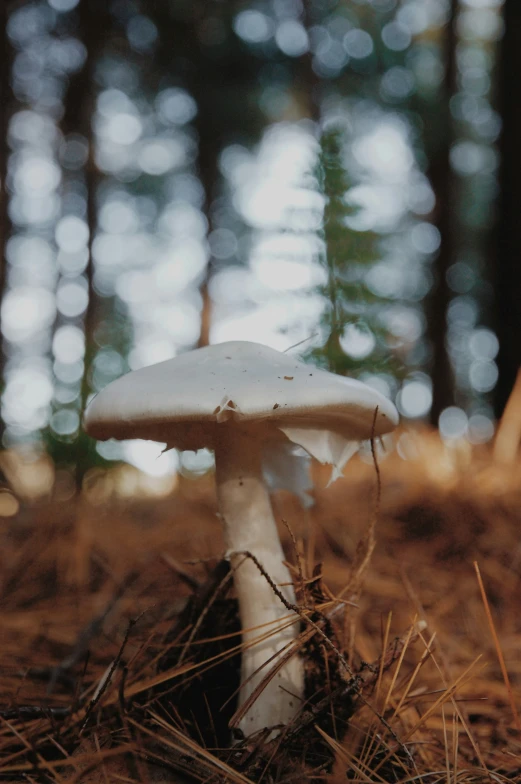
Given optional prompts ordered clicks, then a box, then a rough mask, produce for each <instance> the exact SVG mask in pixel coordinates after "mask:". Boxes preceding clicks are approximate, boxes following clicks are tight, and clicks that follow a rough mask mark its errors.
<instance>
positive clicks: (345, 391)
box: [84, 341, 398, 478]
mask: <svg viewBox="0 0 521 784" xmlns="http://www.w3.org/2000/svg"><path fill="white" fill-rule="evenodd" d="M289 381H291V383H288V382H289ZM375 414H376V416H375ZM397 423H398V413H397V411H396V408H395V407H394V405H393V404H392V403H391V402H390V401H389V400H388V399H387V398H385V397H384V396H383V395H381V394H380V393H379V392H377V391H376V390H374V389H372V388H371V387H369V386H368V385H367V384H363V383H362V382H360V381H356V380H354V379H351V378H345V377H343V376H337V375H335V374H333V373H329V372H328V371H325V370H320V369H318V368H316V367H313V366H312V365H307V364H305V363H303V362H300V361H299V360H298V359H295V358H294V357H292V356H291V355H288V354H282V353H280V352H279V351H275V350H274V349H272V348H269V347H267V346H263V345H261V344H259V343H249V342H243V341H234V342H230V343H221V344H217V345H212V346H206V347H205V348H201V349H196V350H195V351H191V352H188V353H186V354H182V355H180V356H178V357H175V358H174V359H170V360H167V361H166V362H161V363H159V364H156V365H151V366H149V367H146V368H142V369H140V370H135V371H133V372H131V373H128V374H127V375H126V376H122V377H121V378H119V379H117V380H116V381H114V382H112V383H111V384H109V385H108V386H107V387H106V388H105V389H103V390H102V391H101V392H100V393H99V394H98V395H97V397H96V398H94V400H93V401H92V403H91V404H90V406H89V407H88V409H87V412H86V415H85V423H84V424H85V430H86V431H87V433H89V434H90V435H92V436H94V437H95V438H99V439H102V440H104V439H107V438H112V437H114V438H148V439H153V440H157V441H163V442H167V444H168V447H169V448H172V447H178V448H180V449H198V448H201V447H205V446H207V447H210V448H212V447H213V446H214V444H215V442H216V439H218V437H219V432H220V429H221V428H222V427H223V426H226V427H230V426H234V427H235V426H239V427H242V428H243V429H248V430H251V432H252V433H253V432H255V433H256V435H257V437H259V438H261V439H265V440H266V443H268V442H269V441H279V442H284V443H287V442H288V440H289V441H290V442H292V443H294V444H297V445H299V446H301V447H303V448H304V449H305V450H306V451H307V452H308V453H309V454H311V455H312V456H313V457H315V458H316V459H317V460H319V461H320V462H323V463H331V464H332V465H333V466H334V478H336V476H339V475H340V474H341V471H342V467H343V465H344V464H345V462H346V461H347V460H348V459H349V457H351V455H352V454H354V452H355V451H356V450H357V448H358V446H359V443H360V441H361V440H364V439H367V438H370V437H371V435H372V434H373V430H374V435H383V434H384V433H387V432H389V431H391V430H393V429H394V427H395V426H396V424H397Z"/></svg>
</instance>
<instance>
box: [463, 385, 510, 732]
mask: <svg viewBox="0 0 521 784" xmlns="http://www.w3.org/2000/svg"><path fill="white" fill-rule="evenodd" d="M520 378H521V376H520ZM474 569H475V570H476V575H477V578H478V584H479V590H480V592H481V598H482V599H483V606H484V607H485V613H486V616H487V621H488V625H489V627H490V633H491V635H492V639H493V640H494V646H495V649H496V654H497V658H498V661H499V666H500V667H501V674H502V676H503V681H504V682H505V687H506V690H507V693H508V699H509V702H510V708H511V710H512V716H513V718H514V724H515V725H516V729H518V730H519V731H521V723H520V721H519V714H518V712H517V707H516V701H515V699H514V692H513V691H512V685H511V683H510V678H509V676H508V670H507V668H506V664H505V657H504V656H503V651H502V650H501V643H500V642H499V637H498V636H497V632H496V627H495V624H494V618H493V617H492V613H491V611H490V605H489V603H488V599H487V593H486V591H485V586H484V584H483V580H482V578H481V572H480V570H479V566H478V562H477V561H474Z"/></svg>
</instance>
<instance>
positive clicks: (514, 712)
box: [474, 561, 521, 731]
mask: <svg viewBox="0 0 521 784" xmlns="http://www.w3.org/2000/svg"><path fill="white" fill-rule="evenodd" d="M474 569H475V570H476V576H477V578H478V585H479V590H480V592H481V598H482V599H483V606H484V608H485V614H486V616H487V621H488V625H489V627H490V633H491V635H492V639H493V640H494V646H495V649H496V655H497V658H498V662H499V666H500V667H501V674H502V676H503V681H504V683H505V687H506V690H507V693H508V699H509V701H510V709H511V710H512V716H513V718H514V724H515V725H516V729H517V730H519V731H521V723H520V722H519V714H518V712H517V707H516V701H515V699H514V692H513V691H512V684H511V683H510V677H509V675H508V670H507V667H506V664H505V657H504V656H503V651H502V649H501V643H500V642H499V637H498V635H497V631H496V626H495V624H494V618H493V617H492V612H491V611H490V605H489V603H488V598H487V593H486V591H485V586H484V584H483V580H482V578H481V572H480V570H479V565H478V562H477V561H474Z"/></svg>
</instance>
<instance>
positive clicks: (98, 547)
mask: <svg viewBox="0 0 521 784" xmlns="http://www.w3.org/2000/svg"><path fill="white" fill-rule="evenodd" d="M379 466H380V474H381V482H380V488H379V489H380V492H379V489H378V485H379V483H378V482H377V472H376V469H375V465H374V464H373V463H372V462H371V459H370V455H369V456H368V457H367V458H366V459H362V458H360V457H357V458H354V459H353V460H352V461H351V462H350V463H349V464H348V466H347V467H346V470H345V477H344V478H342V479H340V480H338V481H337V482H336V483H334V484H333V485H331V486H330V487H326V485H327V481H328V476H329V474H328V472H327V471H326V470H325V469H323V468H320V467H319V468H316V469H315V471H314V473H315V476H314V478H315V480H316V489H315V493H314V496H315V504H314V506H313V507H312V508H311V509H310V510H303V509H302V507H301V506H300V504H299V502H298V501H297V500H296V499H294V498H293V497H292V496H290V495H289V494H285V493H282V492H281V493H279V494H278V495H277V496H276V497H275V500H274V508H275V511H276V516H277V519H278V520H279V521H280V522H281V527H280V530H281V536H282V538H283V541H284V546H285V551H286V553H287V556H288V561H289V562H290V563H291V564H293V565H294V574H295V582H296V584H297V588H298V599H299V606H300V607H301V608H302V627H301V628H302V633H301V636H302V655H303V656H304V659H305V661H306V667H307V675H308V687H307V696H308V698H309V702H308V704H307V705H306V706H305V709H304V710H303V712H302V714H301V715H300V716H299V717H298V718H297V720H296V722H295V725H294V726H290V727H289V728H287V729H286V730H284V732H283V733H282V734H280V735H279V736H278V737H276V738H274V739H269V738H267V737H266V736H263V737H262V736H261V737H258V738H254V739H251V738H250V739H248V741H247V742H244V743H238V744H236V745H234V746H233V747H232V748H230V736H229V729H228V725H229V723H230V722H232V723H233V714H234V711H235V706H234V692H235V689H236V688H237V686H238V683H237V677H238V676H237V665H238V652H239V649H240V636H239V634H238V622H237V617H236V605H235V601H234V599H233V590H232V589H231V588H230V585H231V582H232V581H231V579H230V576H229V575H228V568H227V566H226V564H224V562H222V561H221V557H222V554H223V551H224V547H223V542H222V536H221V531H220V524H219V520H218V518H217V516H216V500H215V493H214V487H213V478H212V477H211V476H207V477H204V478H201V479H197V480H190V479H187V478H183V477H181V478H180V479H179V481H178V483H177V486H176V488H175V489H174V491H173V492H172V493H171V494H170V495H169V496H168V497H165V498H161V499H158V498H156V499H151V498H146V499H136V498H134V499H132V500H128V499H127V500H123V499H121V497H119V498H118V495H117V492H116V491H118V488H119V490H121V482H120V480H119V479H118V478H117V474H112V475H109V476H108V477H103V476H102V475H101V474H96V475H94V476H93V477H91V480H90V483H88V485H87V490H86V492H85V494H84V497H82V498H80V499H79V500H78V499H76V498H74V497H71V496H70V493H68V492H67V491H66V488H65V489H64V488H63V487H62V488H61V489H60V487H59V486H58V487H57V490H56V492H55V495H54V497H53V498H50V499H48V500H46V501H39V502H34V501H33V502H32V503H29V502H27V501H24V500H23V499H21V500H20V501H19V504H20V506H19V509H18V511H17V513H16V514H14V515H12V516H10V517H4V518H0V561H1V577H0V597H1V601H0V636H1V645H0V780H6V781H20V782H22V781H25V782H46V784H48V783H49V782H84V783H85V784H86V783H87V782H90V783H92V784H94V783H95V782H96V784H97V783H98V782H99V783H100V784H107V782H154V781H157V782H181V781H183V782H185V781H186V782H188V781H192V782H193V781H205V782H214V784H217V783H218V782H243V784H244V783H245V782H253V781H255V782H260V781H262V782H266V783H268V782H296V783H298V782H310V781H325V782H330V783H331V784H332V783H333V782H341V781H346V780H349V781H356V782H404V783H405V782H426V783H427V784H434V782H441V781H443V782H446V784H457V783H458V784H460V783H462V782H468V783H469V784H470V783H471V782H482V781H483V782H485V781H488V782H507V781H509V782H510V781H521V723H520V718H519V714H518V711H519V712H521V614H520V611H519V602H520V595H521V538H520V530H521V463H514V464H512V465H508V466H503V465H498V464H497V463H494V462H493V460H492V458H491V455H490V453H489V451H488V450H487V449H486V448H485V447H471V446H470V445H468V444H466V443H465V444H462V443H460V444H457V445H451V446H448V445H446V444H444V443H443V442H441V441H440V440H439V438H438V436H437V435H436V434H435V433H430V432H421V433H405V432H404V433H402V434H401V435H400V436H399V439H398V450H395V451H394V452H393V453H392V454H391V455H390V456H388V457H380V458H379ZM126 481H127V484H128V477H127V480H126ZM0 507H1V504H0ZM282 521H285V523H286V524H283V523H282ZM373 534H374V536H373ZM317 565H319V566H317ZM309 619H311V620H312V624H310V621H309ZM224 703H226V704H225V706H224V708H222V706H223V704H224Z"/></svg>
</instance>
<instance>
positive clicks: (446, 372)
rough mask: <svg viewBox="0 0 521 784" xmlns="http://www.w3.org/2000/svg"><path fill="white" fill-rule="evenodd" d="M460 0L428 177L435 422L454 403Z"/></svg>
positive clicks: (450, 27)
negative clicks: (433, 237) (450, 321)
mask: <svg viewBox="0 0 521 784" xmlns="http://www.w3.org/2000/svg"><path fill="white" fill-rule="evenodd" d="M458 6H459V1H458V0H451V6H450V15H449V19H448V22H447V26H446V30H445V47H444V48H445V51H444V55H445V78H444V82H443V85H442V88H441V96H440V99H439V100H438V102H437V106H436V110H437V111H439V112H441V118H438V119H439V120H440V119H441V122H440V128H441V129H442V134H443V136H442V137H441V138H440V139H439V140H437V142H438V143H437V146H436V147H435V148H434V149H433V152H432V155H431V156H430V163H429V168H428V171H427V176H428V177H429V180H430V183H431V186H432V189H433V191H434V195H435V197H436V206H435V208H434V215H433V218H434V223H435V225H436V227H437V228H438V230H439V232H440V235H441V244H440V248H439V251H438V255H437V257H436V261H435V264H434V267H433V272H434V284H433V288H432V290H431V292H430V293H429V295H428V296H427V299H426V303H425V309H426V316H427V339H428V341H429V344H430V347H431V351H432V361H431V375H432V386H433V398H432V408H431V414H430V416H431V422H432V424H433V425H435V426H437V424H438V419H439V416H440V414H441V412H442V411H443V410H444V409H445V408H447V407H448V406H451V405H453V404H454V374H453V370H452V366H451V362H450V358H449V355H448V352H447V346H446V340H447V310H448V306H449V303H450V299H451V292H450V288H449V285H448V283H447V270H448V268H449V267H450V266H451V264H453V263H454V261H455V258H454V257H455V236H454V221H455V219H456V218H455V215H456V209H455V204H454V187H453V175H452V171H451V166H450V157H449V156H450V147H451V144H452V141H453V133H452V118H451V114H450V107H449V101H450V98H451V96H452V95H453V94H454V89H455V80H456V62H455V54H456V43H457V38H456V29H455V26H456V16H457V12H458Z"/></svg>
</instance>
